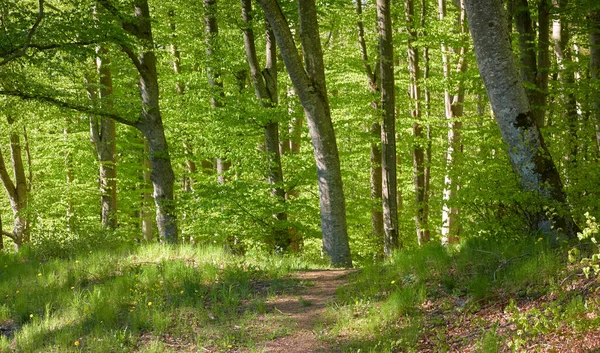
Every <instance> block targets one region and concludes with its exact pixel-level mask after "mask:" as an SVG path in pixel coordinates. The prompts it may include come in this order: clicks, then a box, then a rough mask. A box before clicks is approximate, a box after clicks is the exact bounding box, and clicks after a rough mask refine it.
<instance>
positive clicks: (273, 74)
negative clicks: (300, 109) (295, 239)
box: [241, 0, 291, 251]
mask: <svg viewBox="0 0 600 353" xmlns="http://www.w3.org/2000/svg"><path fill="white" fill-rule="evenodd" d="M241 2H242V20H243V22H244V25H245V26H246V27H245V28H244V46H245V49H246V58H247V60H248V65H249V66H250V74H251V76H252V82H253V83H254V90H255V92H256V98H257V99H258V100H259V101H260V104H261V105H262V106H263V107H265V108H273V107H275V106H277V104H278V97H277V94H278V92H277V49H276V44H275V36H274V34H273V31H272V30H271V29H270V28H267V30H266V38H267V42H266V44H267V47H266V58H267V62H266V66H265V69H264V70H263V71H262V72H261V71H260V68H259V63H258V56H257V55H256V46H255V43H254V32H253V30H252V23H251V22H252V16H251V11H252V2H251V0H241ZM264 134H265V152H266V154H267V158H268V167H267V168H268V169H267V182H268V183H269V184H270V185H272V188H271V196H272V197H275V198H276V200H277V202H278V203H280V204H281V206H284V203H285V191H284V190H283V171H282V169H281V155H280V151H279V123H277V121H276V120H271V121H268V122H267V123H266V125H265V126H264ZM273 216H274V218H275V219H276V220H277V222H276V223H275V226H274V228H273V239H274V246H275V248H276V249H278V250H283V251H287V250H288V249H289V248H290V245H291V239H290V233H289V230H288V228H287V225H286V223H287V213H286V212H285V211H279V212H276V213H274V214H273Z"/></svg>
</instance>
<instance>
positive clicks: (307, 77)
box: [258, 0, 352, 267]
mask: <svg viewBox="0 0 600 353" xmlns="http://www.w3.org/2000/svg"><path fill="white" fill-rule="evenodd" d="M258 3H259V4H260V6H261V7H262V9H263V11H264V12H265V16H266V17H267V20H268V21H269V24H270V25H271V28H272V29H273V32H274V34H275V39H276V40H277V45H278V47H279V49H280V51H281V56H282V58H283V61H284V62H285V66H286V67H287V71H288V74H289V75H290V79H291V80H292V82H293V83H294V88H295V89H296V92H297V94H298V97H299V98H300V102H301V103H302V106H303V108H304V112H305V114H306V119H307V121H308V127H309V131H310V135H311V140H312V144H313V148H314V155H315V160H316V164H317V175H318V182H319V201H320V212H321V228H322V231H323V250H325V253H326V254H327V255H328V256H329V257H330V259H331V263H332V265H334V266H340V267H351V266H352V258H351V255H350V246H349V244H348V231H347V225H346V201H345V199H344V190H343V186H342V175H341V170H340V160H339V154H338V149H337V143H336V139H335V133H334V130H333V123H332V121H331V112H330V108H329V101H328V98H327V88H326V85H325V68H324V65H323V54H322V49H321V42H320V37H319V29H318V24H317V12H316V7H315V2H314V0H306V1H304V0H303V1H298V17H299V23H300V38H301V41H302V49H303V53H304V62H305V65H306V69H305V68H304V67H303V66H302V60H300V56H299V55H298V51H297V49H296V45H295V43H294V38H293V36H292V33H291V31H290V28H289V26H288V24H287V21H286V19H285V16H284V15H283V13H282V12H281V8H280V7H279V4H278V2H277V1H276V0H258Z"/></svg>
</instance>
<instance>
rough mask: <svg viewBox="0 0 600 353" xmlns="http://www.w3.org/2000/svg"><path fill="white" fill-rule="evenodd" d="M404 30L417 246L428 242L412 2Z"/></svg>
mask: <svg viewBox="0 0 600 353" xmlns="http://www.w3.org/2000/svg"><path fill="white" fill-rule="evenodd" d="M404 6H405V9H406V14H405V15H406V30H407V32H408V35H409V39H408V71H409V76H410V77H409V78H410V83H409V89H408V90H409V93H410V101H411V105H412V108H411V117H412V118H413V136H414V138H415V143H414V146H413V176H414V186H415V207H416V214H415V226H416V231H417V240H418V241H419V244H420V245H421V244H423V243H427V242H428V241H429V237H430V236H429V227H428V225H427V217H426V215H425V208H426V207H425V193H426V190H425V149H424V148H423V127H422V126H421V87H420V84H419V80H420V77H421V69H420V67H419V48H417V47H415V46H414V45H413V43H414V42H416V41H418V36H417V32H416V29H415V28H414V18H413V17H414V14H415V13H414V4H413V0H405V1H404Z"/></svg>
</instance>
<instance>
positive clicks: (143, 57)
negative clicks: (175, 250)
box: [98, 0, 178, 243]
mask: <svg viewBox="0 0 600 353" xmlns="http://www.w3.org/2000/svg"><path fill="white" fill-rule="evenodd" d="M98 2H99V3H100V4H101V5H102V6H103V7H104V8H105V9H106V10H107V11H109V12H110V13H111V14H112V15H113V16H115V17H116V18H118V19H119V21H120V23H121V27H122V28H123V29H124V30H125V31H126V32H128V33H129V34H131V35H132V36H134V37H135V38H137V39H138V40H139V41H140V42H141V43H142V44H143V46H142V50H141V53H139V54H138V55H136V54H135V53H134V51H133V49H131V48H130V47H128V46H127V45H125V44H122V45H121V49H122V50H123V51H124V52H125V54H127V56H128V57H129V59H130V60H131V61H132V63H133V64H134V65H135V67H136V69H137V71H138V73H139V76H140V83H139V89H140V97H141V100H142V112H141V114H140V119H139V120H138V121H136V122H132V123H131V125H132V126H134V127H135V128H136V129H138V130H140V131H141V132H142V134H143V135H144V137H145V138H146V140H147V141H148V148H149V160H150V165H151V167H152V170H151V172H150V179H151V180H152V184H153V188H154V194H153V197H154V203H155V205H156V224H157V227H158V233H159V236H160V239H161V241H163V242H167V243H176V242H177V240H178V229H177V217H176V212H175V203H174V200H173V189H174V184H175V174H174V172H173V167H172V165H171V157H170V155H169V148H168V144H167V139H166V137H165V129H164V126H163V121H162V116H161V113H160V106H159V92H160V90H159V85H158V73H157V70H156V55H155V54H154V39H153V36H152V24H151V18H150V9H149V8H148V0H135V1H134V3H133V7H134V16H135V20H134V21H130V20H128V19H127V18H126V17H124V16H121V14H120V13H119V11H118V9H116V8H115V7H114V5H113V4H112V3H111V2H110V0H98Z"/></svg>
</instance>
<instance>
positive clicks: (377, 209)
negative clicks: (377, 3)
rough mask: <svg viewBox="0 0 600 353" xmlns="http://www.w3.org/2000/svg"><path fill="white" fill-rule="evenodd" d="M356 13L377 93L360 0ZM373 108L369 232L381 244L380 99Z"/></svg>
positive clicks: (365, 60) (369, 74)
mask: <svg viewBox="0 0 600 353" xmlns="http://www.w3.org/2000/svg"><path fill="white" fill-rule="evenodd" d="M356 13H357V15H358V23H357V32H358V44H359V47H360V53H361V57H362V62H363V66H364V69H365V74H366V75H367V80H368V83H369V88H370V90H371V92H372V93H374V94H375V93H379V91H380V89H379V79H378V73H377V71H378V69H379V68H378V67H377V66H379V65H377V66H376V67H375V70H373V68H372V66H371V64H370V62H369V55H368V52H367V44H366V41H365V30H364V24H363V19H362V2H361V1H356ZM371 105H372V106H373V109H375V112H377V113H376V114H377V117H376V121H375V122H373V123H372V124H371V126H370V128H369V133H370V134H371V138H372V142H371V151H370V155H371V173H370V183H371V201H372V202H373V204H374V206H373V207H372V208H371V234H372V235H373V238H375V239H376V240H377V241H378V242H381V244H383V236H384V230H383V229H384V226H383V212H382V209H381V205H383V200H382V198H381V196H382V182H383V181H382V173H381V162H382V156H381V124H380V123H379V122H378V121H379V108H380V101H379V100H375V101H373V102H371Z"/></svg>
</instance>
